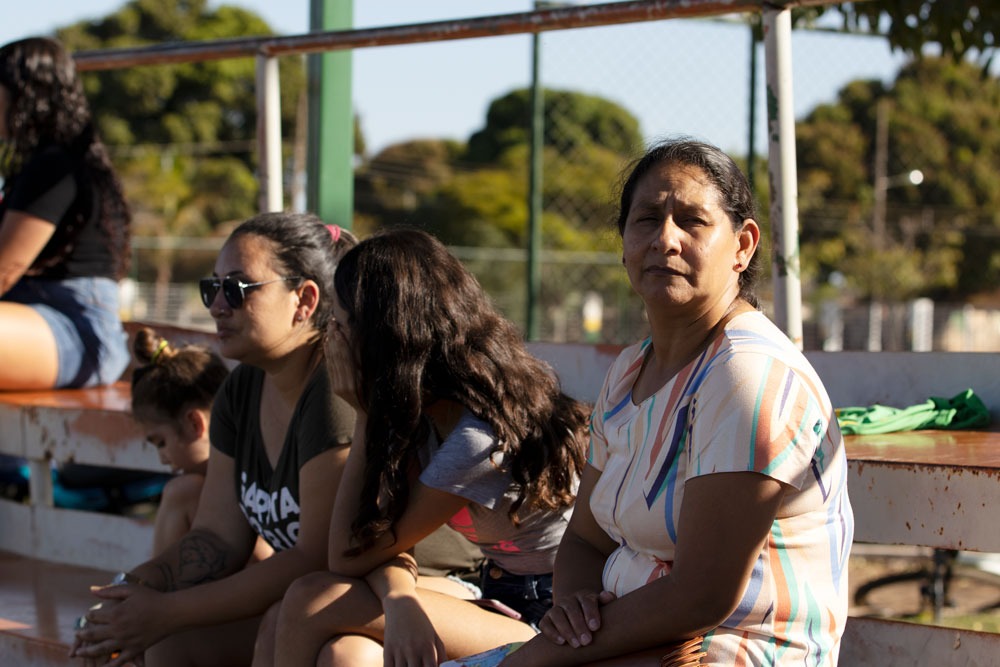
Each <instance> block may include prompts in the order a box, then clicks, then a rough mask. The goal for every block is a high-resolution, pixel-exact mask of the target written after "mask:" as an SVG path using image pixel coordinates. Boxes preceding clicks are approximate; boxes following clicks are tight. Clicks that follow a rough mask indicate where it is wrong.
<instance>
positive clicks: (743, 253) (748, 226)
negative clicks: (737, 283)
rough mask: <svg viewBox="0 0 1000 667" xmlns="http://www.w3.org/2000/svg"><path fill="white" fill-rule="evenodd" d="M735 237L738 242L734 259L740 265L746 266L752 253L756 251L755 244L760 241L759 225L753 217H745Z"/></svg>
mask: <svg viewBox="0 0 1000 667" xmlns="http://www.w3.org/2000/svg"><path fill="white" fill-rule="evenodd" d="M736 238H737V240H738V242H739V246H738V247H737V250H736V261H737V263H738V264H740V265H742V266H747V265H749V264H750V259H751V258H752V257H753V255H754V253H755V252H757V245H758V244H759V243H760V225H758V224H757V221H756V220H754V219H753V218H747V219H746V220H744V221H743V226H742V227H741V228H740V230H739V231H738V232H737V233H736Z"/></svg>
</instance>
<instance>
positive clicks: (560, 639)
mask: <svg viewBox="0 0 1000 667" xmlns="http://www.w3.org/2000/svg"><path fill="white" fill-rule="evenodd" d="M616 599H617V597H616V596H615V594H614V593H612V592H611V591H601V592H599V593H595V592H593V591H578V592H577V593H574V594H573V595H570V596H567V597H565V598H563V599H561V600H559V601H557V602H556V603H555V604H554V605H553V606H552V609H550V610H549V611H548V612H547V613H546V614H545V616H544V617H543V618H542V620H541V622H539V624H538V629H539V630H540V631H541V633H542V635H543V636H544V637H545V638H546V639H548V640H549V641H551V642H552V643H554V644H558V645H560V646H562V645H564V644H569V645H570V646H572V647H573V648H578V647H580V646H587V645H588V644H590V643H591V642H592V641H593V640H594V633H596V632H597V631H598V630H600V629H601V607H603V606H604V605H606V604H608V603H609V602H612V601H614V600H616Z"/></svg>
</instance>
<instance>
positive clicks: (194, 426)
mask: <svg viewBox="0 0 1000 667" xmlns="http://www.w3.org/2000/svg"><path fill="white" fill-rule="evenodd" d="M208 420H209V415H208V410H202V409H201V408H188V410H187V412H185V413H184V417H183V418H182V419H181V425H182V427H183V428H184V431H185V433H184V435H185V436H187V437H188V438H189V439H190V440H200V439H202V438H204V437H205V436H206V435H207V434H208Z"/></svg>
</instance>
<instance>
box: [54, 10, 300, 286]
mask: <svg viewBox="0 0 1000 667" xmlns="http://www.w3.org/2000/svg"><path fill="white" fill-rule="evenodd" d="M270 34H273V33H272V30H271V29H270V27H269V26H268V25H267V23H266V22H265V21H264V20H263V19H261V18H260V17H259V16H257V15H256V14H254V13H252V12H249V11H247V10H244V9H240V8H237V7H231V6H220V7H218V8H215V9H210V8H209V7H208V6H207V2H206V0H131V1H130V2H127V3H126V4H124V5H123V6H122V7H121V8H120V9H118V10H117V11H116V12H114V13H112V14H110V15H108V16H106V17H104V18H102V19H99V20H96V21H85V22H80V23H76V24H73V25H70V26H67V27H65V28H63V29H61V30H59V31H57V36H58V37H59V39H61V40H62V41H63V42H64V43H65V44H66V45H67V48H69V49H70V50H71V51H85V50H95V49H108V48H124V47H130V46H143V45H149V44H158V43H164V42H177V41H207V40H216V39H223V38H230V37H244V36H247V35H270ZM255 67H256V64H255V61H254V59H253V58H239V59H225V60H209V61H203V62H200V63H188V64H179V65H157V66H143V67H130V68H124V69H116V70H106V71H97V72H86V73H84V74H83V81H84V86H85V89H86V91H87V95H88V98H89V99H90V101H91V104H92V107H93V109H94V116H95V119H96V123H97V126H98V129H99V131H100V132H101V135H102V137H103V138H104V140H105V142H106V143H107V144H108V146H109V150H110V151H111V153H112V156H113V159H114V160H115V164H116V166H117V167H118V169H119V171H120V172H121V174H122V177H123V179H124V181H125V183H126V185H127V188H126V195H127V197H128V198H129V200H130V202H131V203H132V205H133V207H134V208H135V209H136V211H137V217H136V233H137V235H148V236H159V235H163V236H189V235H203V234H210V233H212V231H213V230H215V229H216V228H218V227H219V226H220V225H223V224H225V223H231V222H232V221H235V220H241V219H244V218H247V217H249V216H251V215H253V214H254V213H255V212H256V210H257V202H258V191H259V186H258V183H257V179H256V176H255V172H256V166H257V155H256V143H255V137H256V123H257V112H256V96H255V88H256V82H255V78H256V71H255ZM279 69H280V77H281V110H282V119H281V126H282V133H283V136H286V137H292V136H294V133H295V132H294V131H295V122H296V117H295V116H296V110H297V109H298V108H299V100H300V97H301V96H302V94H303V93H304V89H305V72H304V68H303V66H302V61H301V59H299V58H283V59H281V61H280V62H279ZM285 152H286V157H288V156H290V155H291V145H290V144H289V146H288V149H287V150H286V151H285ZM179 258H180V256H179V255H178V253H176V251H169V250H165V251H162V252H159V253H157V254H156V255H155V256H154V257H153V261H152V266H151V267H149V268H152V269H153V273H154V275H155V276H156V279H157V280H158V281H168V280H170V279H171V276H172V272H173V270H174V268H175V266H176V263H177V261H178V260H179ZM135 264H136V265H137V266H138V269H139V271H140V272H142V271H143V270H144V267H146V263H144V262H136V263H135ZM193 270H195V271H198V272H200V271H203V270H204V268H201V269H193ZM141 277H142V278H143V279H149V276H141Z"/></svg>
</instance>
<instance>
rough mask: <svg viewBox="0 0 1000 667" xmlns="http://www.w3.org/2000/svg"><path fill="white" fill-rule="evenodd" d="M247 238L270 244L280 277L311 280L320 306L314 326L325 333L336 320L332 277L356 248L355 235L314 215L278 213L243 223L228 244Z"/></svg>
mask: <svg viewBox="0 0 1000 667" xmlns="http://www.w3.org/2000/svg"><path fill="white" fill-rule="evenodd" d="M246 235H254V236H260V237H262V238H265V239H268V240H269V241H271V250H272V252H273V253H274V259H275V261H276V262H277V265H278V266H277V269H278V272H279V273H281V274H282V275H285V276H300V277H302V278H309V279H311V280H313V281H314V282H315V283H316V284H317V285H319V297H320V298H319V305H318V306H317V307H316V310H315V312H314V313H313V316H312V323H313V326H314V327H315V328H316V329H317V330H319V331H320V332H325V331H326V327H327V324H329V322H330V319H331V318H332V317H333V298H332V296H333V274H334V271H336V269H337V260H338V259H339V258H340V256H341V255H343V254H344V253H345V252H347V250H348V249H350V248H353V247H354V246H355V245H356V244H357V242H358V239H357V238H356V237H355V236H354V234H352V233H351V232H349V231H347V230H346V229H342V228H340V227H336V226H335V225H326V224H324V223H323V221H322V220H320V219H319V218H318V217H316V216H315V215H314V214H312V213H292V212H278V213H261V214H260V215H256V216H254V217H252V218H250V219H249V220H247V221H246V222H243V223H241V224H240V225H239V226H238V227H237V228H236V229H234V230H233V233H232V234H230V235H229V240H232V239H235V238H237V237H239V236H246ZM227 242H228V241H227Z"/></svg>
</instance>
